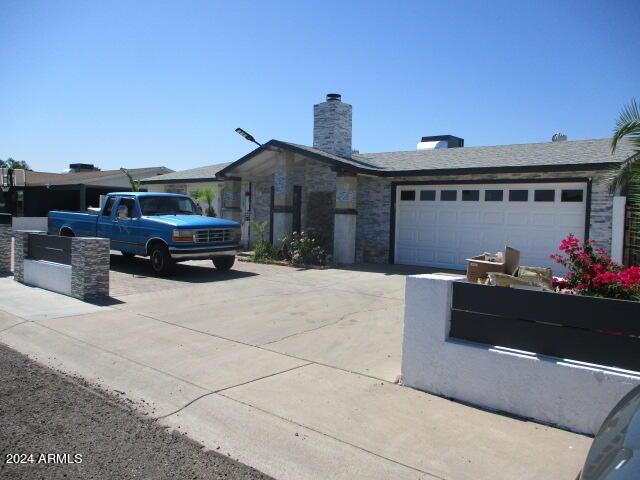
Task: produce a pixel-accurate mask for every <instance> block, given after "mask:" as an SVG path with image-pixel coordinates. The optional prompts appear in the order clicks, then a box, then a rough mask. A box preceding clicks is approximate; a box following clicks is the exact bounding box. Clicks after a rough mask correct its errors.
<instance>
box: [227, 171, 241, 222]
mask: <svg viewBox="0 0 640 480" xmlns="http://www.w3.org/2000/svg"><path fill="white" fill-rule="evenodd" d="M241 187H242V179H241V178H238V177H229V178H225V180H224V194H223V196H222V218H226V219H228V220H233V221H234V222H238V223H241V222H242V208H241V206H240V201H241V198H240V197H241V196H240V192H241Z"/></svg>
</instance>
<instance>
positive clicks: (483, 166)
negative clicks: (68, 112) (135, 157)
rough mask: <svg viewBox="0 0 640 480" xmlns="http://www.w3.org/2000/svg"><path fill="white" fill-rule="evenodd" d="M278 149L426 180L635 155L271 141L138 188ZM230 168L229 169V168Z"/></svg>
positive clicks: (588, 146)
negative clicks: (351, 149) (353, 149)
mask: <svg viewBox="0 0 640 480" xmlns="http://www.w3.org/2000/svg"><path fill="white" fill-rule="evenodd" d="M271 147H278V148H284V149H289V150H292V151H294V152H296V153H299V154H301V155H305V156H308V157H310V158H315V159H317V160H320V161H323V162H326V163H329V164H332V165H337V166H341V167H343V168H346V169H351V170H354V171H356V172H360V173H368V174H372V175H384V176H395V175H403V174H407V173H409V172H411V174H414V175H415V174H417V175H419V174H421V173H423V174H424V175H429V174H436V173H439V172H444V171H446V172H451V171H452V170H456V171H458V170H460V171H462V170H491V169H513V168H515V169H520V168H522V169H527V168H532V169H538V170H545V169H547V168H548V169H549V170H554V169H556V170H558V169H564V168H572V167H573V168H579V167H580V166H585V167H593V168H598V167H602V166H606V164H611V163H620V162H623V161H624V160H626V159H627V158H629V157H630V156H632V155H633V153H634V151H633V148H632V146H631V144H630V143H629V142H628V141H626V140H623V141H622V142H620V143H619V144H618V149H617V150H616V153H615V154H613V155H612V154H611V140H610V139H607V138H604V139H599V140H573V141H564V142H546V143H525V144H516V145H497V146H489V147H461V148H449V149H438V150H412V151H405V152H383V153H355V154H353V155H352V156H351V158H345V157H340V156H338V155H333V154H331V153H328V152H325V151H323V150H320V149H318V148H314V147H309V146H307V145H299V144H297V143H290V142H283V141H281V140H270V141H269V142H267V143H266V144H265V145H264V146H262V147H260V148H257V149H255V150H253V151H252V152H249V153H248V154H247V155H245V156H244V157H242V158H240V159H239V160H236V161H235V162H232V163H221V164H217V165H210V166H206V167H200V168H193V169H191V170H183V171H181V172H175V173H169V174H166V175H159V176H156V177H152V178H147V179H144V180H143V181H142V183H155V182H158V183H168V182H171V181H188V180H191V181H198V180H203V179H207V180H212V179H214V178H215V175H216V173H219V172H222V171H223V170H225V171H224V172H223V174H232V172H233V169H234V167H236V166H237V165H239V164H241V163H243V162H246V161H248V160H250V159H251V158H254V157H255V156H256V155H258V154H259V153H261V152H263V151H265V150H268V149H270V148H271ZM227 167H228V168H227Z"/></svg>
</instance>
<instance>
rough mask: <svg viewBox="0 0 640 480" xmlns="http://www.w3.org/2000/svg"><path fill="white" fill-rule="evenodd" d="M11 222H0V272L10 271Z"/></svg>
mask: <svg viewBox="0 0 640 480" xmlns="http://www.w3.org/2000/svg"><path fill="white" fill-rule="evenodd" d="M11 238H12V230H11V223H8V224H0V273H7V272H10V271H11Z"/></svg>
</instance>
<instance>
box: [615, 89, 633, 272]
mask: <svg viewBox="0 0 640 480" xmlns="http://www.w3.org/2000/svg"><path fill="white" fill-rule="evenodd" d="M623 138H627V139H629V142H631V145H632V146H633V149H634V154H633V155H632V156H631V157H630V158H629V159H627V160H626V161H625V162H623V163H622V164H621V165H620V166H619V167H617V168H616V169H615V170H614V171H612V173H611V175H610V179H609V188H610V190H611V193H614V192H616V191H617V190H619V189H621V188H626V189H627V203H628V205H629V210H630V211H631V225H630V229H631V232H632V242H631V245H630V248H631V253H632V255H631V263H635V262H634V261H633V259H634V257H635V260H636V261H637V260H638V258H639V257H640V244H639V241H638V239H639V238H640V106H639V105H638V102H636V101H635V99H632V100H631V101H630V102H629V103H628V104H627V105H625V106H624V108H623V109H622V111H621V112H620V116H619V117H618V120H617V121H616V127H615V129H614V130H613V138H612V140H611V152H615V151H616V147H617V146H618V143H619V142H620V140H622V139H623ZM634 237H635V239H634Z"/></svg>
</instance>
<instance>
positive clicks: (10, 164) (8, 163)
mask: <svg viewBox="0 0 640 480" xmlns="http://www.w3.org/2000/svg"><path fill="white" fill-rule="evenodd" d="M0 167H3V168H12V169H19V168H22V169H24V170H31V167H30V166H29V165H28V164H27V162H25V161H24V160H14V159H13V158H11V157H9V158H7V159H6V160H2V159H0Z"/></svg>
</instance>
